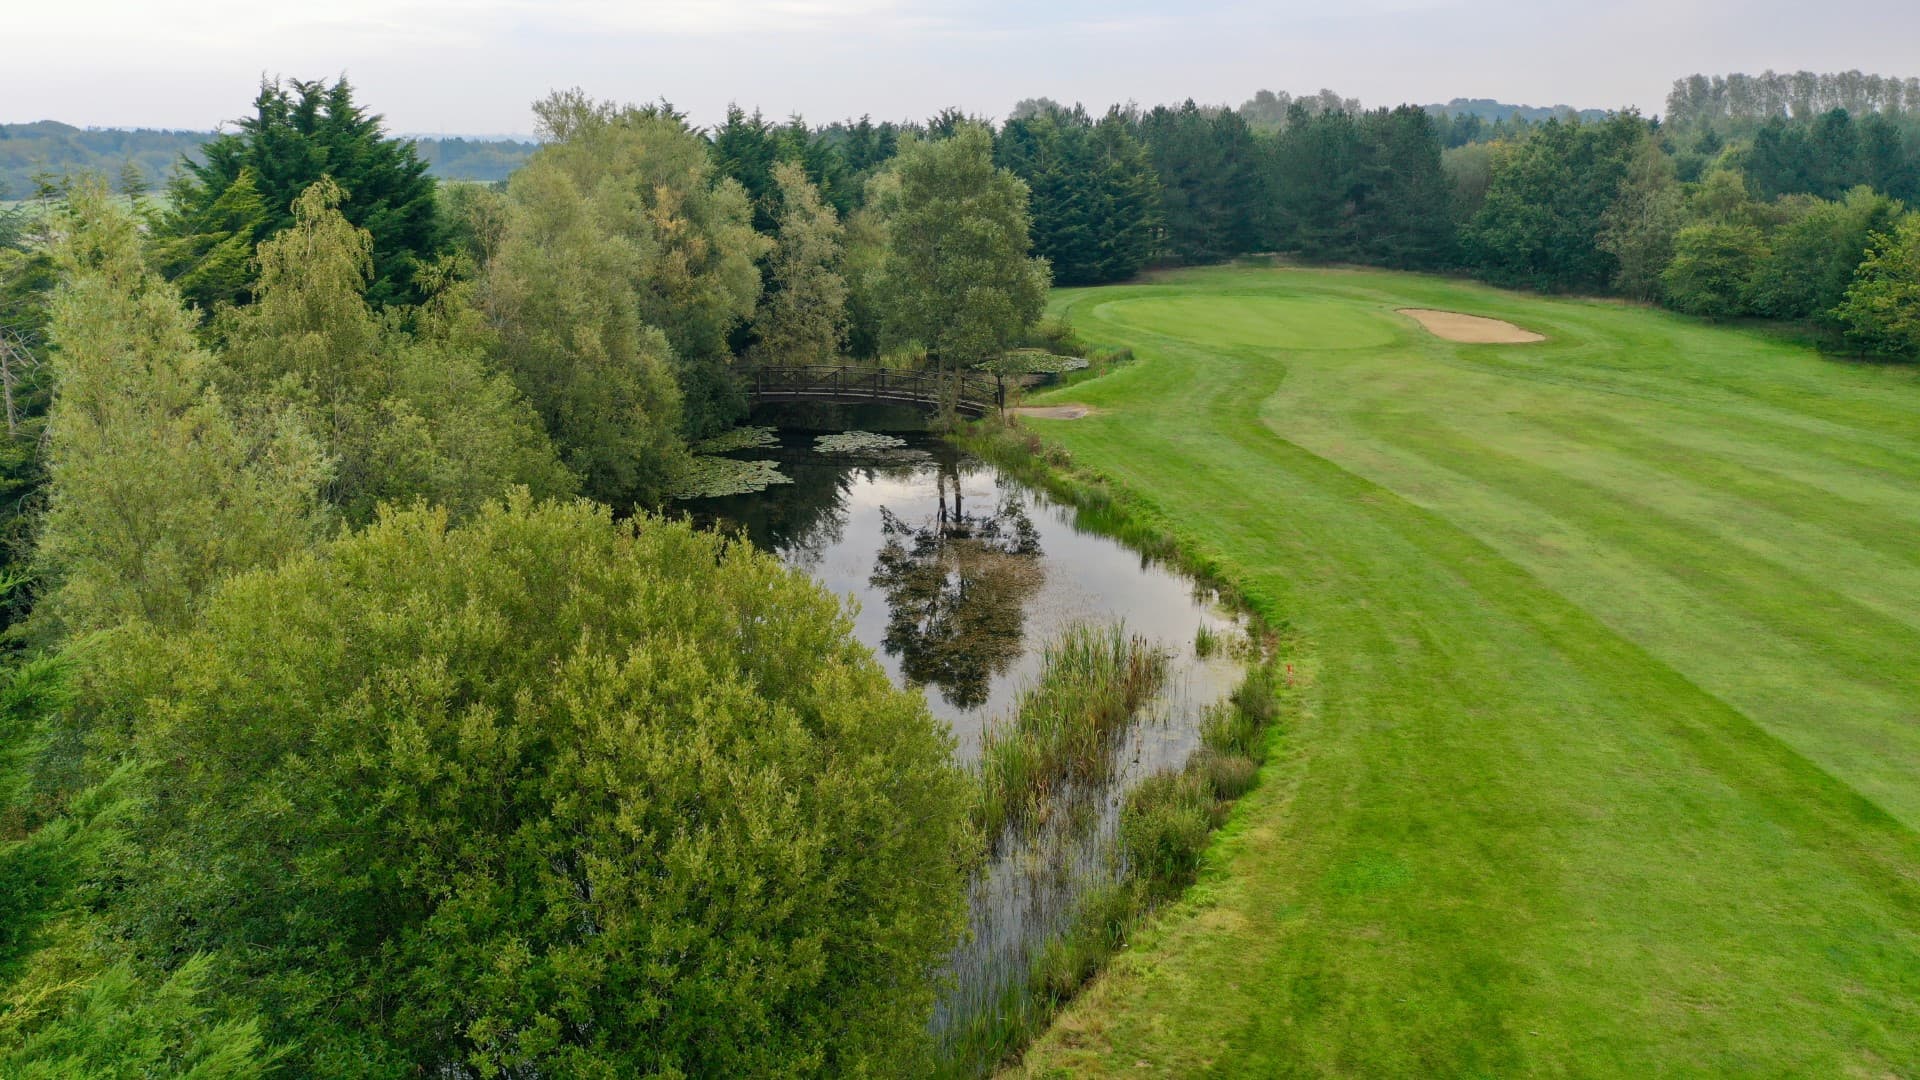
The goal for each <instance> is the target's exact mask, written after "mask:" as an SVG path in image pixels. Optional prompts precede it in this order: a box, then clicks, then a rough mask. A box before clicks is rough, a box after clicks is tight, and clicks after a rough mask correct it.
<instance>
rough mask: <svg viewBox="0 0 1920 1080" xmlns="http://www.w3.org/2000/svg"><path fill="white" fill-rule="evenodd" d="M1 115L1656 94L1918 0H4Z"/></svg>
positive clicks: (1897, 18) (157, 121) (1911, 44)
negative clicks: (263, 98)
mask: <svg viewBox="0 0 1920 1080" xmlns="http://www.w3.org/2000/svg"><path fill="white" fill-rule="evenodd" d="M7 7H8V8H9V9H10V10H8V11H7V13H6V14H5V16H4V17H0V40H4V42H5V49H4V52H5V56H4V60H0V121H27V120H43V119H55V120H64V121H67V122H68V123H73V124H80V125H94V126H116V127H134V126H143V127H180V128H208V127H212V126H213V125H215V124H216V123H219V122H221V121H223V120H229V119H232V118H233V117H235V116H237V115H239V114H240V113H241V112H243V111H244V110H245V108H246V105H247V102H248V100H249V99H250V98H251V96H252V93H253V89H254V87H255V86H256V85H257V83H258V81H259V79H260V76H261V75H262V74H269V75H271V74H285V75H289V76H299V77H305V78H313V77H321V76H326V77H331V76H333V75H337V74H340V73H342V72H345V73H346V74H347V75H348V76H349V78H351V79H352V81H353V82H354V84H355V85H356V86H357V87H358V88H359V90H360V95H359V96H360V99H361V100H362V101H363V102H365V103H367V104H368V105H370V106H371V107H372V108H373V109H374V110H376V111H378V112H381V113H384V114H385V115H386V117H387V121H388V126H389V128H390V129H391V130H393V131H397V132H414V133H432V132H448V133H472V134H479V133H507V132H525V131H528V130H530V129H531V127H532V122H531V120H530V118H529V116H528V112H527V103H528V102H529V101H531V100H533V99H534V98H536V97H540V96H542V95H544V94H545V93H546V92H547V91H549V90H552V89H555V88H562V87H568V86H575V85H577V86H580V87H583V88H585V89H586V90H587V91H588V92H589V93H591V94H593V95H595V96H596V97H602V98H616V99H619V100H623V101H648V100H655V99H659V98H661V97H665V98H666V99H668V100H670V101H672V102H673V103H674V104H676V105H678V106H679V107H680V108H682V109H683V110H686V111H688V112H690V113H691V114H692V116H693V118H694V120H695V121H696V122H697V123H710V122H712V121H713V120H715V119H716V118H718V117H719V116H720V115H721V114H722V112H723V111H724V109H725V108H726V105H727V102H729V101H738V102H740V103H741V104H742V105H744V106H746V107H748V108H752V107H755V106H758V107H760V108H762V109H764V110H765V111H766V112H767V113H769V114H772V115H775V116H782V117H783V116H785V115H787V114H788V113H791V112H800V113H803V114H804V115H805V116H806V117H807V118H808V119H810V120H813V121H815V122H824V121H827V120H830V119H835V118H839V117H845V116H857V115H859V114H861V113H872V114H873V115H874V116H875V117H876V118H877V119H901V118H908V117H914V118H919V117H925V116H927V115H929V114H930V113H932V112H934V111H936V110H937V109H939V108H941V107H942V106H945V105H959V106H961V107H962V108H964V109H966V110H968V111H969V112H976V113H984V114H987V115H991V116H996V117H999V116H1004V115H1005V114H1006V112H1007V111H1008V109H1009V107H1010V106H1011V105H1012V104H1013V102H1014V101H1016V100H1018V99H1020V98H1023V97H1035V96H1041V95H1044V96H1047V97H1052V98H1056V99H1058V100H1060V101H1063V102H1069V103H1070V102H1073V101H1081V102H1085V103H1086V104H1087V105H1088V107H1089V108H1095V109H1098V108H1103V107H1104V106H1105V105H1107V104H1108V103H1111V102H1115V101H1126V100H1134V101H1138V102H1141V103H1143V104H1153V103H1156V102H1161V101H1178V100H1180V99H1182V98H1186V97H1193V98H1195V99H1197V100H1200V101H1202V102H1225V103H1229V104H1238V103H1239V102H1241V101H1243V100H1245V99H1246V98H1247V97H1250V96H1251V95H1252V93H1253V91H1255V90H1257V89H1260V88H1262V87H1266V88H1270V89H1274V90H1288V91H1292V92H1294V93H1301V92H1311V91H1315V90H1318V89H1319V88H1321V87H1331V88H1333V89H1335V90H1338V91H1340V92H1341V93H1342V94H1344V95H1346V96H1349V97H1358V98H1360V99H1361V100H1362V101H1364V102H1366V103H1367V104H1369V105H1381V104H1397V103H1399V102H1402V101H1414V102H1419V103H1425V102H1430V101H1444V100H1446V99H1448V98H1452V97H1490V98H1497V99H1499V100H1502V101H1510V102H1516V103H1523V104H1534V105H1552V104H1570V105H1575V106H1579V107H1592V108H1611V107H1618V106H1623V105H1634V106H1638V107H1640V108H1641V109H1643V110H1646V111H1649V112H1653V111H1658V110H1659V109H1660V107H1661V105H1662V103H1663V101H1664V100H1665V96H1666V91H1667V88H1668V86H1669V85H1670V84H1671V82H1672V80H1673V79H1674V78H1675V77H1677V76H1680V75H1685V74H1688V73H1691V72H1694V71H1704V72H1708V73H1720V72H1726V71H1750V72H1759V71H1762V70H1764V69H1767V68H1774V69H1777V70H1782V71H1786V70H1793V69H1799V68H1806V69H1810V70H1814V71H1840V70H1846V69H1849V68H1859V69H1862V70H1864V71H1868V72H1874V73H1879V74H1888V75H1917V74H1920V0H1851V2H1848V3H1844V4H1817V3H1811V4H1810V3H1806V2H1805V0H1795V2H1793V3H1784V2H1775V0H1757V2H1756V0H1747V2H1739V0H1627V2H1622V3H1605V2H1596V3H1584V4H1577V5H1576V4H1563V3H1559V2H1557V0H1531V2H1528V0H1321V2H1317V3H1294V2H1291V0H1267V2H1265V3H1239V2H1233V0H1184V2H1158V3H1146V2H1141V0H1101V2H1098V3H1095V2H1089V0H938V2H935V0H709V2H705V3H700V2H693V0H688V2H681V3H675V2H670V0H624V2H622V0H313V2H311V3H286V2H284V0H191V2H186V0H33V2H29V0H18V2H16V0H7Z"/></svg>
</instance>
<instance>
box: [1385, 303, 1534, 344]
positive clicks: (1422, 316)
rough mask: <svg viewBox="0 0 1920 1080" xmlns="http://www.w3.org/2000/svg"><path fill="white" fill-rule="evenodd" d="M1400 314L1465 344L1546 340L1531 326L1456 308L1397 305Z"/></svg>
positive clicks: (1524, 342)
mask: <svg viewBox="0 0 1920 1080" xmlns="http://www.w3.org/2000/svg"><path fill="white" fill-rule="evenodd" d="M1397 310H1398V311H1399V312H1400V314H1402V315H1407V316H1410V317H1412V319H1413V320H1414V321H1415V322H1417V323H1419V324H1420V325H1421V326H1424V327H1426V329H1427V333H1429V334H1432V335H1433V336H1434V337H1437V338H1445V339H1446V340H1448V341H1459V342H1463V343H1465V344H1468V345H1524V344H1526V343H1527V342H1529V341H1545V340H1547V339H1546V338H1545V337H1544V336H1542V335H1540V334H1536V333H1534V332H1533V331H1531V330H1522V329H1520V328H1519V327H1517V326H1515V325H1513V324H1512V323H1510V322H1507V321H1506V320H1504V319H1489V318H1485V317H1483V316H1480V315H1462V314H1461V313H1459V312H1457V311H1434V310H1432V309H1430V308H1399V309H1397Z"/></svg>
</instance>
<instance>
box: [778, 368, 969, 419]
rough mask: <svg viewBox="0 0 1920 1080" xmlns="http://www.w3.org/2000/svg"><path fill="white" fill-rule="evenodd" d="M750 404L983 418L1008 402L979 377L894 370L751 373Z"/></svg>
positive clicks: (808, 369) (867, 369)
mask: <svg viewBox="0 0 1920 1080" xmlns="http://www.w3.org/2000/svg"><path fill="white" fill-rule="evenodd" d="M751 393H752V398H753V400H754V401H755V402H756V403H758V402H763V401H832V402H840V403H844V404H855V405H858V404H867V403H880V404H888V405H919V406H923V407H926V408H935V409H937V408H940V407H941V406H943V405H945V404H948V403H952V405H953V407H954V409H955V410H956V411H958V412H962V413H968V414H971V415H974V416H985V415H988V414H989V413H992V412H994V411H996V410H998V409H999V408H1000V406H1001V405H1002V404H1003V402H1004V400H1005V398H1004V394H1003V392H1002V390H1001V388H1000V384H999V382H998V380H995V379H991V378H986V377H983V376H979V375H960V376H954V375H949V374H945V373H942V372H936V371H910V370H898V369H894V368H872V367H825V366H792V367H763V368H759V369H757V370H755V371H754V373H753V387H752V391H751Z"/></svg>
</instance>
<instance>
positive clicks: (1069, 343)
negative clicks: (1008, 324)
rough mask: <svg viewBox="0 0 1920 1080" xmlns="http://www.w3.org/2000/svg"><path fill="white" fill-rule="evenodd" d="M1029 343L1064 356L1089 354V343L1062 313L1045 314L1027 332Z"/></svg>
mask: <svg viewBox="0 0 1920 1080" xmlns="http://www.w3.org/2000/svg"><path fill="white" fill-rule="evenodd" d="M1027 339H1028V344H1029V345H1032V346H1036V347H1038V348H1042V349H1045V350H1047V351H1048V352H1051V353H1059V354H1061V355H1063V356H1085V355H1087V343H1086V342H1084V341H1082V340H1080V335H1079V334H1078V333H1076V332H1075V331H1074V329H1073V324H1072V323H1070V322H1068V321H1067V320H1066V318H1065V317H1064V316H1061V315H1043V316H1041V318H1040V321H1039V322H1037V323H1035V324H1033V329H1032V330H1031V331H1028V334H1027Z"/></svg>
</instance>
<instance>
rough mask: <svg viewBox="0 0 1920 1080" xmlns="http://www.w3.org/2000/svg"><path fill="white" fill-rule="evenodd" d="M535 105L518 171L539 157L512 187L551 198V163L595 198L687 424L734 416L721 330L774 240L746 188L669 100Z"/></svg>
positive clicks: (744, 308)
mask: <svg viewBox="0 0 1920 1080" xmlns="http://www.w3.org/2000/svg"><path fill="white" fill-rule="evenodd" d="M534 114H535V116H536V117H537V119H538V125H539V130H540V134H541V136H542V138H543V139H545V140H546V141H547V145H546V146H544V147H542V148H541V150H540V151H539V153H537V154H535V155H534V158H533V160H532V161H530V162H528V164H527V166H525V167H524V168H522V170H521V173H523V174H524V173H526V172H528V171H529V170H532V169H534V168H535V167H536V166H537V167H538V170H539V173H538V174H537V175H538V176H539V180H538V185H536V184H535V183H534V182H533V180H532V179H531V178H530V180H529V182H527V183H525V184H521V183H519V182H518V174H516V178H515V179H516V182H515V183H514V184H513V185H512V186H510V188H509V193H510V195H512V194H513V193H515V192H519V193H520V194H523V195H525V196H528V197H533V196H534V194H535V192H536V191H540V192H542V197H551V195H552V190H553V189H552V188H551V186H549V185H550V183H551V182H550V181H549V180H548V179H546V177H547V176H548V175H550V174H557V175H558V176H561V177H565V179H566V181H567V182H568V183H570V184H571V185H572V187H573V188H574V189H575V190H577V191H578V192H579V193H580V195H581V197H583V198H585V199H587V200H588V201H590V202H591V203H592V204H593V211H592V216H593V225H592V227H593V228H594V229H596V230H597V231H599V232H600V233H601V234H603V235H604V236H605V238H606V239H607V240H608V241H609V242H611V243H614V244H616V245H618V246H620V247H622V248H625V249H626V250H627V252H628V254H627V255H626V256H625V259H626V261H627V266H626V268H625V270H624V271H623V272H622V276H621V278H620V282H619V284H620V286H621V287H622V288H624V289H626V290H627V291H628V293H629V295H630V300H629V301H628V302H629V303H630V304H631V306H633V307H634V308H635V309H636V311H637V312H638V315H639V318H640V321H641V322H642V323H644V324H645V325H647V326H651V327H655V328H657V329H658V330H659V331H660V332H661V333H662V334H664V335H665V337H666V341H667V343H668V345H670V346H671V347H672V364H673V371H674V374H675V378H676V380H677V381H678V383H679V386H680V390H681V397H682V400H683V406H682V407H683V410H684V421H685V430H686V432H687V433H688V434H690V435H696V436H697V435H702V434H707V433H710V432H711V431H712V430H714V429H716V428H718V427H724V426H725V425H727V424H729V423H731V422H733V420H735V419H736V418H737V416H738V414H739V412H740V411H741V410H742V409H743V408H744V406H745V401H744V398H743V397H742V396H741V395H740V393H739V391H738V389H737V387H736V386H735V385H734V381H733V378H732V376H731V374H730V373H729V370H728V368H729V365H730V363H731V361H732V353H731V351H730V348H729V338H730V336H731V334H732V333H733V331H734V329H735V328H736V327H738V326H739V325H740V324H741V323H742V322H744V321H745V320H746V319H747V318H748V317H750V316H751V315H752V314H753V311H754V306H755V305H756V304H757V303H758V301H759V299H760V271H759V268H758V265H757V262H758V260H759V259H760V258H761V257H762V256H763V255H765V254H766V252H767V251H768V249H769V248H770V246H771V244H770V242H769V241H768V240H767V239H766V238H765V237H763V236H761V235H760V234H759V233H757V232H755V231H754V228H753V208H752V206H751V205H750V203H749V201H748V198H747V193H746V192H745V191H744V190H743V189H742V188H741V187H740V185H739V184H738V183H737V182H735V181H733V180H731V179H728V178H726V177H724V176H721V175H720V174H719V173H717V172H716V171H715V169H714V166H713V163H712V160H711V159H710V157H709V154H708V149H707V145H706V143H705V141H704V140H702V139H701V138H700V136H699V135H698V134H697V133H695V132H693V131H691V130H690V129H688V128H687V126H686V124H685V122H684V121H683V120H682V119H681V118H680V117H678V116H676V115H674V114H672V113H670V112H669V111H667V110H665V109H660V108H644V109H643V108H634V107H632V106H625V107H622V106H615V105H613V104H610V103H600V102H594V101H592V100H590V99H588V98H587V97H586V96H585V95H583V94H581V93H580V92H579V91H571V92H568V93H561V94H554V95H553V96H551V97H549V98H547V99H546V100H544V101H541V102H539V103H537V104H536V105H535V106H534ZM515 197H517V196H515ZM512 242H513V238H512V237H511V236H509V237H508V239H507V243H509V244H511V243H512ZM503 254H505V253H504V252H503Z"/></svg>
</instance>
